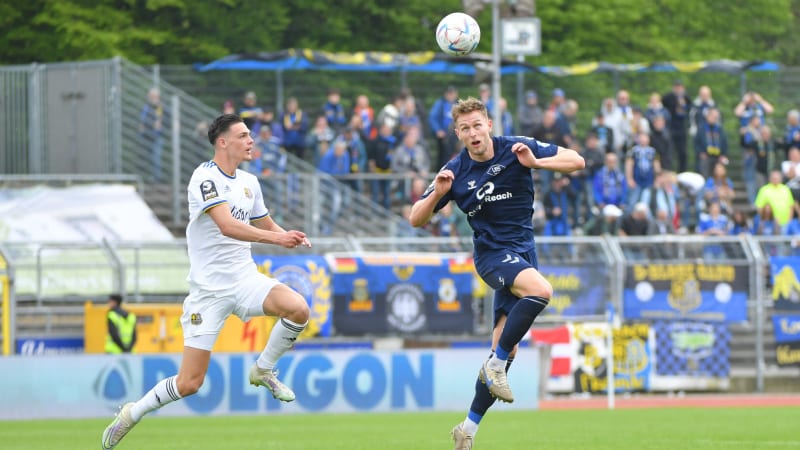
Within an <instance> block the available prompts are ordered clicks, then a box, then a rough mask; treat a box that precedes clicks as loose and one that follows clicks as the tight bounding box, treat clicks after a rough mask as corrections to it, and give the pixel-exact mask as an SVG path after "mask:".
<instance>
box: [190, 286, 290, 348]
mask: <svg viewBox="0 0 800 450" xmlns="http://www.w3.org/2000/svg"><path fill="white" fill-rule="evenodd" d="M279 283H280V281H278V280H276V279H274V278H269V277H267V276H266V275H264V274H261V273H254V274H253V275H250V276H248V277H246V278H243V279H241V280H239V281H237V282H236V284H235V285H234V286H233V287H232V288H230V289H227V290H224V291H209V290H205V289H196V288H190V290H189V295H188V296H187V297H186V299H185V300H184V301H183V314H182V315H181V327H182V328H183V344H184V345H185V346H187V347H194V348H199V349H201V350H208V351H211V349H212V348H213V347H214V342H215V341H216V339H217V336H218V335H219V332H220V331H222V326H223V325H224V324H225V319H227V318H228V316H230V315H231V314H234V315H236V316H237V317H239V318H240V319H242V321H244V322H246V321H248V320H250V318H252V317H257V316H263V315H265V314H264V299H265V298H267V294H269V292H270V291H271V290H272V288H273V287H275V286H276V285H277V284H279Z"/></svg>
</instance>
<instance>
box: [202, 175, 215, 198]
mask: <svg viewBox="0 0 800 450" xmlns="http://www.w3.org/2000/svg"><path fill="white" fill-rule="evenodd" d="M200 194H201V195H202V196H203V201H206V200H210V199H212V198H217V197H219V193H218V192H217V185H215V184H214V182H213V181H211V180H206V181H203V182H202V183H200Z"/></svg>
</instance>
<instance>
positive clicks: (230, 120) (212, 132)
mask: <svg viewBox="0 0 800 450" xmlns="http://www.w3.org/2000/svg"><path fill="white" fill-rule="evenodd" d="M240 122H244V120H242V118H241V117H239V115H238V114H223V115H221V116H219V117H217V118H216V119H214V121H213V122H211V125H210V126H209V127H208V142H210V143H211V145H214V143H215V142H217V138H218V137H219V135H220V134H222V133H225V132H226V131H228V130H230V128H231V125H233V124H235V123H240Z"/></svg>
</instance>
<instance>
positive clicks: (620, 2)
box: [0, 0, 800, 65]
mask: <svg viewBox="0 0 800 450" xmlns="http://www.w3.org/2000/svg"><path fill="white" fill-rule="evenodd" d="M501 1H502V0H501ZM460 9H461V2H460V1H459V0H445V1H440V2H430V1H428V0H404V1H403V2H397V1H392V0H350V1H348V2H322V1H319V0H293V1H288V2H287V1H285V0H194V1H192V0H27V1H22V0H12V1H10V2H2V3H0V29H2V30H3V33H0V63H3V64H25V63H30V62H34V61H38V62H52V61H70V60H87V59H105V58H109V57H112V56H115V55H121V56H124V57H126V58H128V59H131V60H132V61H134V62H137V63H140V64H152V63H160V64H187V63H195V62H207V61H210V60H213V59H216V58H219V57H222V56H225V55H227V54H230V53H242V52H258V51H274V50H278V49H282V48H291V47H309V48H314V49H322V50H328V51H362V50H381V51H391V52H412V51H425V50H435V49H436V48H435V43H434V39H433V32H434V31H433V30H434V27H435V26H436V24H437V23H438V20H439V19H440V18H441V17H442V16H444V15H445V14H447V13H449V12H452V11H457V10H460ZM536 15H537V16H538V17H540V18H541V20H542V32H543V36H542V49H543V53H542V55H541V56H539V57H536V58H531V60H532V61H533V62H535V63H537V64H572V63H578V62H585V61H600V60H602V61H611V62H641V61H662V60H683V61H690V60H702V59H718V58H731V59H771V60H777V61H780V62H782V63H784V64H787V65H794V64H798V63H800V51H799V50H797V46H796V45H795V44H794V42H793V40H792V34H793V33H792V31H793V30H794V29H796V28H797V25H798V24H800V0H761V1H759V2H731V1H726V0H709V1H705V2H698V1H696V0H654V1H646V2H643V1H640V0H581V1H572V0H546V1H545V0H540V1H538V2H536ZM478 21H479V23H480V24H481V25H482V31H483V39H482V42H481V45H480V47H479V50H480V51H484V52H488V51H490V50H491V34H492V30H491V28H492V27H491V12H490V11H489V10H488V8H486V9H484V11H482V12H481V13H480V14H479V15H478Z"/></svg>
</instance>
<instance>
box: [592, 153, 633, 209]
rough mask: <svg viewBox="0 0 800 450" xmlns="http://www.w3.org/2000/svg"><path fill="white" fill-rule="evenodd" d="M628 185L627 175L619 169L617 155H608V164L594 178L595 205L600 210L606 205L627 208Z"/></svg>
mask: <svg viewBox="0 0 800 450" xmlns="http://www.w3.org/2000/svg"><path fill="white" fill-rule="evenodd" d="M627 194H628V184H627V182H626V181H625V174H624V173H622V171H621V170H620V169H619V159H618V158H617V154H616V153H606V163H605V165H604V166H603V168H602V169H600V170H598V171H597V173H596V174H595V176H594V203H595V205H597V207H598V208H599V209H601V210H602V209H603V207H605V206H606V205H614V206H616V207H618V208H623V207H624V206H625V201H626V199H627Z"/></svg>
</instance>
